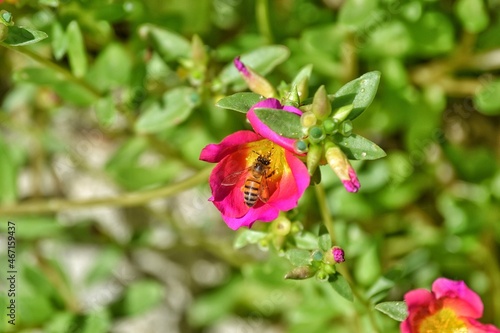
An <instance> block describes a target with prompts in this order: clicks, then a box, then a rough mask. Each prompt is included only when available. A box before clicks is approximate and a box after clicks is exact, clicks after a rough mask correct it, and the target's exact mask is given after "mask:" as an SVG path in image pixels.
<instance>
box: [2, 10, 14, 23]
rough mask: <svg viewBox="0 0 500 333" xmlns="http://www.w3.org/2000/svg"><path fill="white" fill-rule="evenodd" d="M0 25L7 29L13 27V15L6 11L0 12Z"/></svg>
mask: <svg viewBox="0 0 500 333" xmlns="http://www.w3.org/2000/svg"><path fill="white" fill-rule="evenodd" d="M0 23H1V24H2V25H4V26H7V27H11V26H13V25H14V20H12V14H11V13H10V12H8V11H6V10H5V9H2V10H0Z"/></svg>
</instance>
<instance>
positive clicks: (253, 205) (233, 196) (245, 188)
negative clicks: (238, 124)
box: [200, 131, 310, 230]
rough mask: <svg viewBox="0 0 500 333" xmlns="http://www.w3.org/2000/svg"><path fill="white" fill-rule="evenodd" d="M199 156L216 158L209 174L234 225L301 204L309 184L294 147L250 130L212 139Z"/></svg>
mask: <svg viewBox="0 0 500 333" xmlns="http://www.w3.org/2000/svg"><path fill="white" fill-rule="evenodd" d="M200 159H201V160H203V161H207V162H212V163H217V166H216V167H215V168H214V170H213V171H212V173H211V175H210V188H211V190H212V197H211V198H210V201H212V202H213V203H214V205H215V207H217V209H218V210H219V211H220V212H221V214H222V218H223V219H224V222H226V224H227V225H228V226H229V227H230V228H231V229H234V230H236V229H238V228H240V227H242V226H246V227H251V226H252V224H253V223H254V222H255V221H257V220H260V221H264V222H269V221H272V220H274V219H276V218H277V217H278V214H279V212H280V211H287V210H290V209H292V208H294V207H296V206H297V201H298V200H299V198H300V197H301V196H302V194H303V193H304V191H305V189H306V188H307V186H309V178H310V177H309V174H308V172H307V168H306V166H305V165H304V163H303V162H302V161H301V160H300V159H298V158H297V157H296V156H295V155H294V154H293V153H292V152H290V151H288V150H286V149H284V148H283V147H281V146H280V145H277V144H275V143H273V142H272V141H270V140H267V139H265V138H263V137H262V136H260V135H258V134H256V133H254V132H251V131H239V132H236V133H233V134H231V135H229V136H227V137H226V138H224V139H223V140H222V141H221V142H220V143H219V144H209V145H207V146H206V147H205V148H203V150H202V151H201V155H200Z"/></svg>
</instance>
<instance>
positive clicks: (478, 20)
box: [455, 0, 489, 33]
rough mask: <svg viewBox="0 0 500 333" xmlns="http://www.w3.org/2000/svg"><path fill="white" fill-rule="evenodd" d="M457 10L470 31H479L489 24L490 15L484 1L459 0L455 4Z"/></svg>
mask: <svg viewBox="0 0 500 333" xmlns="http://www.w3.org/2000/svg"><path fill="white" fill-rule="evenodd" d="M455 11H456V13H457V16H458V18H459V19H460V21H461V23H462V25H463V27H464V28H465V30H467V31H468V32H471V33H478V32H481V31H482V30H484V29H485V28H486V27H487V26H488V23H489V16H488V11H487V9H486V8H485V5H484V1H477V0H459V1H457V2H456V4H455Z"/></svg>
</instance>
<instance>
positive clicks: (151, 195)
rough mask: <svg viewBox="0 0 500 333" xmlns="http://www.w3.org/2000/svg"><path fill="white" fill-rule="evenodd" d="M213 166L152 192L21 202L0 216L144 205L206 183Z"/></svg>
mask: <svg viewBox="0 0 500 333" xmlns="http://www.w3.org/2000/svg"><path fill="white" fill-rule="evenodd" d="M212 168H213V166H210V167H208V168H205V169H203V170H200V171H199V172H198V173H197V174H195V175H194V176H192V177H190V178H188V179H186V180H183V181H181V182H179V183H176V184H171V185H167V186H164V187H160V188H157V189H153V190H148V191H140V192H131V193H124V194H122V195H118V196H115V197H108V198H92V199H87V200H65V199H49V200H44V201H35V202H23V203H20V204H17V205H11V206H3V207H0V215H3V216H5V215H9V216H13V215H24V214H44V213H54V212H59V211H64V210H69V209H81V208H87V207H96V206H120V207H130V206H138V205H142V204H145V203H147V202H149V201H151V200H154V199H158V198H165V197H169V196H172V195H175V194H178V193H180V192H182V191H185V190H187V189H189V188H191V187H194V186H196V185H198V184H201V183H203V182H206V180H207V177H208V175H209V174H210V172H211V171H212Z"/></svg>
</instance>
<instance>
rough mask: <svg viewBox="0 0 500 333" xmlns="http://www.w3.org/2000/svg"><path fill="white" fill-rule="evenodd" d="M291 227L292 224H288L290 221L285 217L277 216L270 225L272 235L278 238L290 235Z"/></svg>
mask: <svg viewBox="0 0 500 333" xmlns="http://www.w3.org/2000/svg"><path fill="white" fill-rule="evenodd" d="M291 226H292V222H290V220H289V219H287V218H286V217H285V216H279V217H278V218H277V219H276V220H274V222H273V224H272V227H273V231H274V233H275V234H276V235H280V236H285V235H288V234H289V233H290V229H291Z"/></svg>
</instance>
